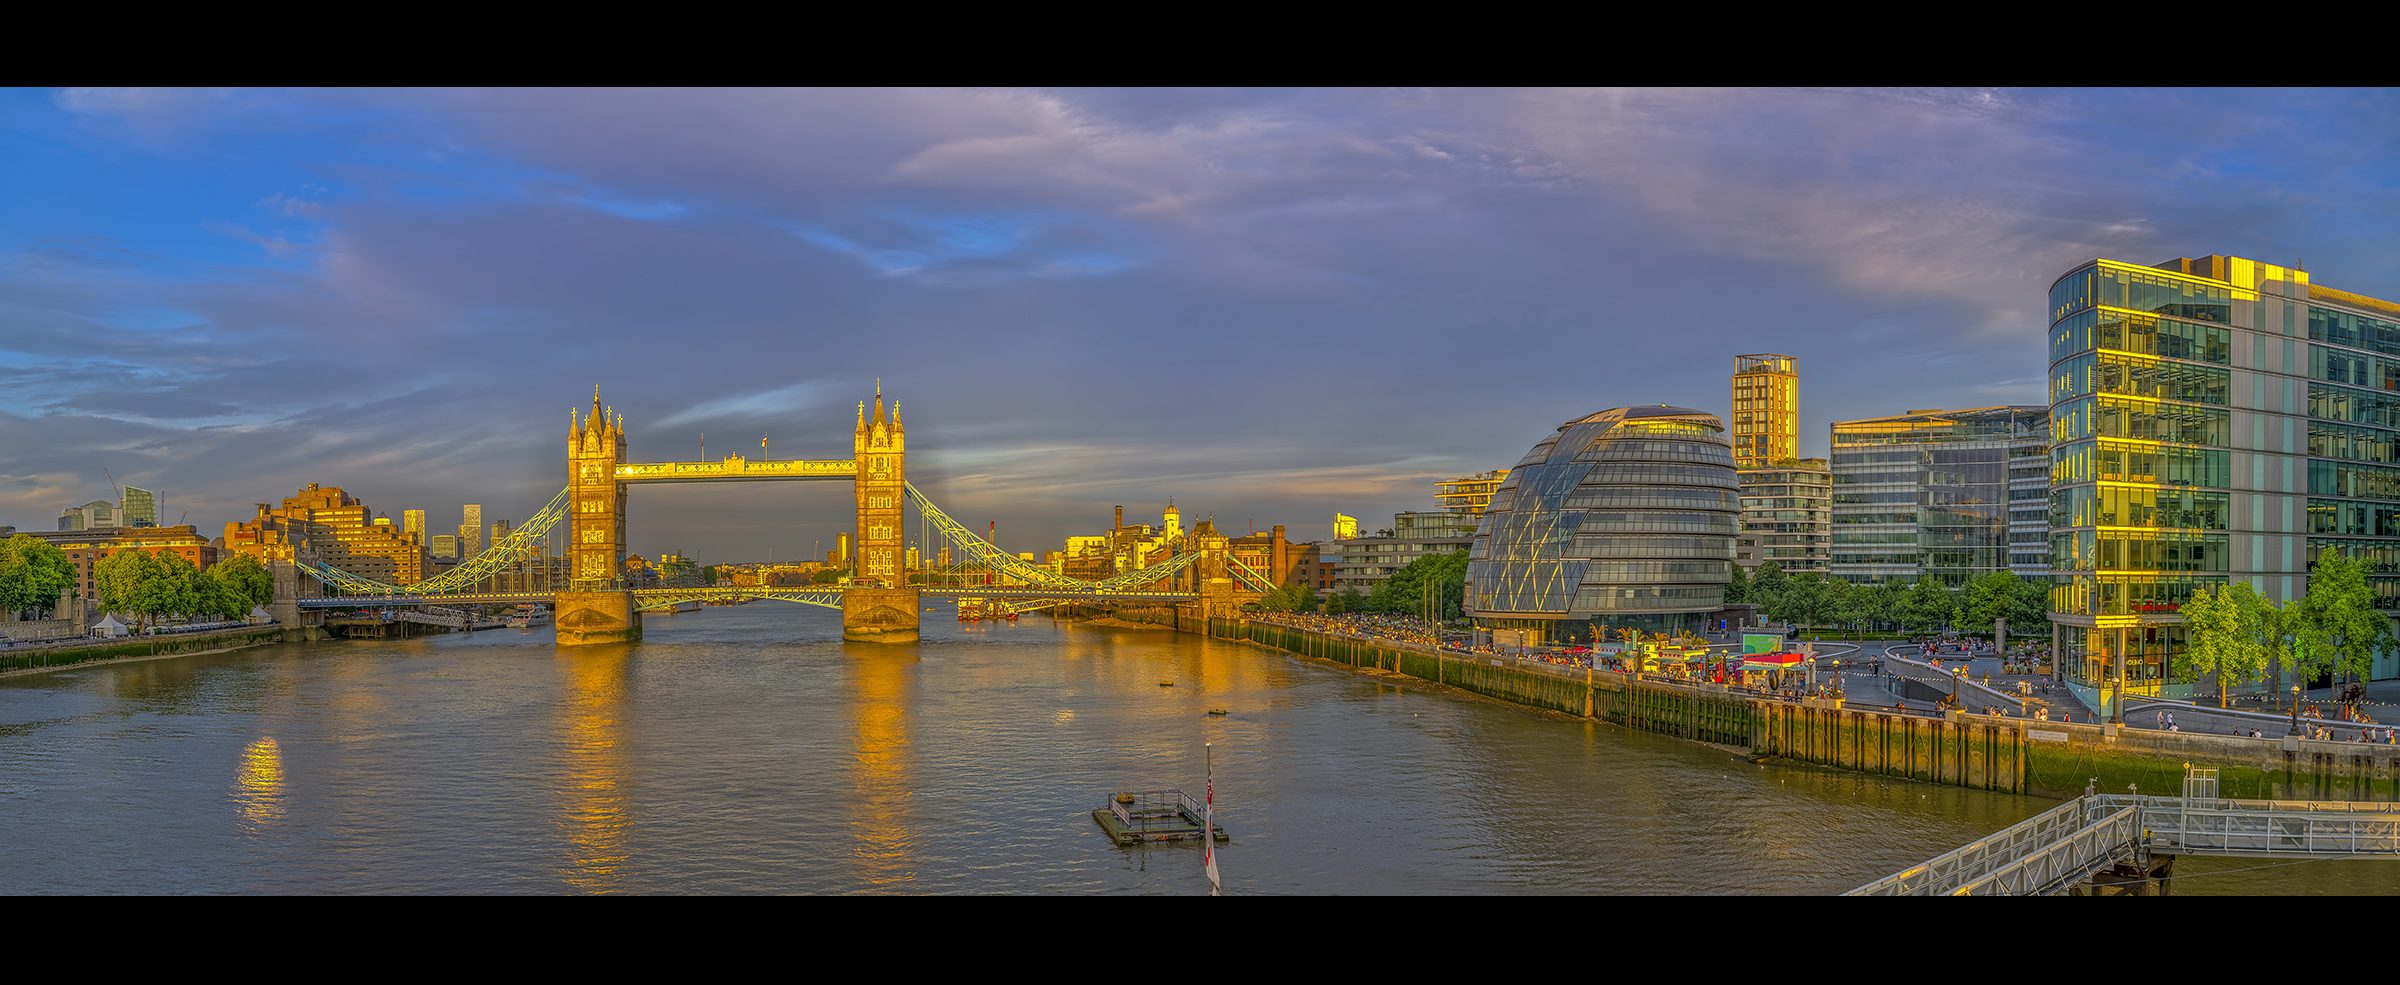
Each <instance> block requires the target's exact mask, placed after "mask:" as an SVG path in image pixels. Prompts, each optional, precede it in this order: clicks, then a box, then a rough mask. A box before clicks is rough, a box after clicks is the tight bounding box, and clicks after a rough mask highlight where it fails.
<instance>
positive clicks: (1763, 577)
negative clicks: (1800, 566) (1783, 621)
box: [1748, 561, 1791, 619]
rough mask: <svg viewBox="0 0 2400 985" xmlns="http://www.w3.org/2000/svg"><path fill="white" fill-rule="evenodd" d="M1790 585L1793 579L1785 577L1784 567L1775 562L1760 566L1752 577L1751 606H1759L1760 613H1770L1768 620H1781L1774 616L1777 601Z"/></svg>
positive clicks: (1749, 593)
mask: <svg viewBox="0 0 2400 985" xmlns="http://www.w3.org/2000/svg"><path fill="white" fill-rule="evenodd" d="M1790 583H1791V579H1789V578H1786V577H1784V574H1783V565H1781V564H1778V563H1776V562H1774V561H1769V562H1767V563H1765V564H1762V565H1759V566H1758V571H1757V572H1756V573H1754V574H1752V575H1751V576H1750V590H1749V592H1748V595H1749V596H1750V604H1752V605H1755V606H1758V611H1760V612H1763V613H1768V616H1767V618H1770V619H1776V618H1781V617H1779V616H1776V615H1773V611H1774V608H1775V600H1776V599H1778V598H1781V597H1782V596H1783V591H1784V588H1785V587H1786V586H1788V585H1789V584H1790Z"/></svg>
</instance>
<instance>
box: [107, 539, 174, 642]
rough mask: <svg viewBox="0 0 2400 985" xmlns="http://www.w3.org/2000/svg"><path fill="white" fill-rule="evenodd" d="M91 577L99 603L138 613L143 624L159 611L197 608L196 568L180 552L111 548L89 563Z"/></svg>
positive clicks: (159, 614)
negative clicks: (97, 591) (90, 564)
mask: <svg viewBox="0 0 2400 985" xmlns="http://www.w3.org/2000/svg"><path fill="white" fill-rule="evenodd" d="M92 581H93V583H94V584H95V585H97V586H98V587H99V589H100V604H101V606H102V607H104V608H107V609H110V610H112V611H117V612H128V613H132V614H135V615H138V616H140V617H141V622H142V625H143V626H144V627H145V628H147V627H148V626H149V625H150V623H152V622H153V621H155V620H156V619H157V618H158V617H159V616H162V615H169V614H174V615H188V614H190V613H194V612H199V611H201V593H200V571H199V569H197V568H194V567H192V562H190V561H187V560H184V558H183V555H180V554H165V553H160V554H153V553H151V552H149V551H145V550H142V549H140V548H124V549H120V550H116V551H112V552H110V553H109V555H108V556H107V557H105V558H102V559H101V560H100V563H99V564H97V565H94V566H93V567H92Z"/></svg>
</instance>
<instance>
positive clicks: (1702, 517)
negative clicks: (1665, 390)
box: [1466, 405, 1741, 641]
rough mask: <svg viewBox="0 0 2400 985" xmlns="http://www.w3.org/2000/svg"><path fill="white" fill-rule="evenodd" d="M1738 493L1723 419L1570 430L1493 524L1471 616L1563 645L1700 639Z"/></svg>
mask: <svg viewBox="0 0 2400 985" xmlns="http://www.w3.org/2000/svg"><path fill="white" fill-rule="evenodd" d="M1739 488H1740V482H1739V480H1738V478H1737V477H1736V476H1735V474H1734V468H1733V449H1732V447H1731V445H1730V443H1729V442H1728V441H1727V439H1726V436H1725V424H1724V422H1723V421H1721V420H1719V419H1718V418H1717V417H1716V415H1713V414H1707V413H1703V412H1701V411H1696V410H1689V409H1686V408H1682V407H1668V406H1664V405H1658V406H1650V407H1620V408H1617V409H1614V410H1605V411H1601V412H1599V413H1597V414H1592V415H1590V416H1588V417H1581V418H1577V419H1575V420H1572V421H1568V422H1567V423H1565V424H1562V425H1559V427H1558V430H1557V431H1556V433H1554V434H1552V435H1551V436H1549V437H1547V438H1545V439H1543V440H1542V441H1541V442H1540V443H1539V444H1536V445H1534V446H1533V449H1532V450H1531V451H1529V452H1527V453H1526V454H1525V458H1524V460H1522V461H1520V462H1518V463H1517V465H1516V467H1515V468H1513V469H1510V470H1509V474H1508V479H1507V481H1506V482H1504V483H1502V484H1501V486H1500V489H1499V491H1497V492H1496V493H1494V494H1493V496H1492V502H1491V505H1490V507H1489V508H1487V509H1486V510H1485V512H1484V516H1483V523H1482V526H1481V527H1480V528H1478V529H1477V531H1476V534H1475V540H1474V547H1473V550H1472V553H1471V554H1470V555H1469V561H1468V564H1467V597H1466V609H1467V613H1468V615H1470V616H1471V617H1473V618H1474V619H1475V621H1476V624H1477V625H1478V626H1479V627H1481V628H1486V629H1511V630H1529V631H1533V632H1534V633H1535V634H1536V635H1538V636H1539V637H1540V638H1542V639H1547V640H1553V641H1567V640H1585V639H1590V638H1591V636H1592V630H1593V627H1595V626H1597V625H1606V626H1608V627H1611V628H1619V629H1640V630H1643V631H1648V632H1658V631H1675V630H1684V629H1699V628H1701V627H1702V626H1705V625H1707V624H1708V623H1710V622H1711V621H1713V620H1714V619H1715V618H1716V617H1717V613H1718V612H1719V611H1720V610H1722V609H1723V608H1724V603H1725V584H1726V582H1729V581H1731V580H1732V578H1733V537H1734V534H1735V532H1736V530H1737V529H1738V523H1739V516H1740V513H1741V498H1740V496H1739V494H1738V491H1739Z"/></svg>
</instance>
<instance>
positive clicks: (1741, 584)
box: [1725, 563, 1750, 602]
mask: <svg viewBox="0 0 2400 985" xmlns="http://www.w3.org/2000/svg"><path fill="white" fill-rule="evenodd" d="M1725 601H1727V602H1748V601H1750V573H1749V572H1748V571H1746V570H1744V569H1743V568H1742V566H1741V565H1740V564H1739V563H1736V564H1735V565H1734V566H1733V580H1732V581H1729V582H1726V583H1725Z"/></svg>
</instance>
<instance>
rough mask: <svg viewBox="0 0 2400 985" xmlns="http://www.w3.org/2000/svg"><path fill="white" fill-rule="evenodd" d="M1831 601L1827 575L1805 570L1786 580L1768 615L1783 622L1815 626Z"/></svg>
mask: <svg viewBox="0 0 2400 985" xmlns="http://www.w3.org/2000/svg"><path fill="white" fill-rule="evenodd" d="M1778 574H1780V572H1778ZM1829 601H1830V599H1829V598H1828V592H1827V589H1826V585H1825V576H1824V575H1821V574H1818V573H1816V572H1814V571H1803V572H1801V573H1799V574H1796V575H1793V576H1791V578H1789V579H1787V580H1786V581H1785V582H1784V585H1783V590H1782V591H1781V592H1778V593H1776V597H1775V604H1774V606H1773V608H1771V609H1770V610H1769V611H1768V615H1770V616H1773V617H1774V618H1776V619H1778V620H1781V621H1783V622H1789V623H1795V624H1803V623H1804V624H1807V625H1809V626H1814V625H1816V624H1817V622H1818V621H1819V620H1821V619H1823V618H1824V617H1825V613H1826V610H1827V603H1828V602H1829Z"/></svg>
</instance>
